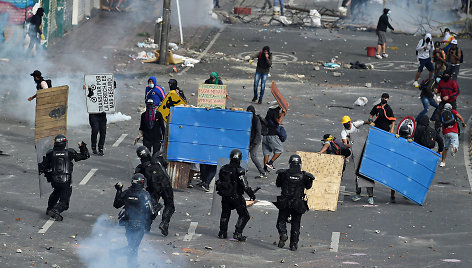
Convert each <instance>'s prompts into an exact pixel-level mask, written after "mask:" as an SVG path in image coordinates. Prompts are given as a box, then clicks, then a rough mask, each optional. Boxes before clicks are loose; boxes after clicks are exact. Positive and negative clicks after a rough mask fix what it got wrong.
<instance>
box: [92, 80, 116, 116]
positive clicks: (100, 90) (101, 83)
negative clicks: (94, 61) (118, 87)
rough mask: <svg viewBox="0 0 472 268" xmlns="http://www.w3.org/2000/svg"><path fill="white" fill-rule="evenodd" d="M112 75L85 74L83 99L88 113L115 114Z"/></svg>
mask: <svg viewBox="0 0 472 268" xmlns="http://www.w3.org/2000/svg"><path fill="white" fill-rule="evenodd" d="M113 81H114V80H113V74H86V75H85V87H86V90H85V97H86V99H87V112H88V113H92V114H94V113H103V112H105V113H114V112H115V86H114V83H113Z"/></svg>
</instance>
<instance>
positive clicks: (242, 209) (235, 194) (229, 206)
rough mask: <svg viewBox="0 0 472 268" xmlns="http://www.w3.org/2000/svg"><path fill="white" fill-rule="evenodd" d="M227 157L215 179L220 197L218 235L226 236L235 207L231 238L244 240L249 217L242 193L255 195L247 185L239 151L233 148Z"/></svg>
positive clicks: (254, 196) (250, 195) (254, 197)
mask: <svg viewBox="0 0 472 268" xmlns="http://www.w3.org/2000/svg"><path fill="white" fill-rule="evenodd" d="M229 157H230V163H229V164H227V165H224V166H223V167H221V169H220V173H219V174H218V180H217V181H216V191H217V192H218V194H219V195H221V197H222V199H221V206H222V210H221V218H220V232H219V233H218V237H219V238H222V239H223V238H227V237H228V234H227V231H228V222H229V218H230V216H231V210H233V209H236V212H237V213H238V216H239V218H238V221H237V222H236V226H235V231H234V233H233V238H234V239H237V240H238V241H245V240H246V236H243V230H244V227H245V226H246V223H247V222H248V221H249V219H250V217H249V212H248V211H247V207H246V200H245V199H244V196H243V194H244V192H246V194H247V195H248V196H249V197H250V198H251V199H252V200H255V199H256V195H255V193H254V191H253V190H252V188H251V187H249V185H248V183H247V179H246V172H245V170H244V169H243V168H242V167H241V165H240V164H241V160H242V158H243V154H242V153H241V151H240V150H238V149H234V150H232V151H231V154H230V156H229Z"/></svg>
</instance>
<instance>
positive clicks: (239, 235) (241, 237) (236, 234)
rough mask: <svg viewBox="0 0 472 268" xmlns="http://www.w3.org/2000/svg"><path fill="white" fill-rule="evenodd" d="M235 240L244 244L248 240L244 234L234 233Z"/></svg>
mask: <svg viewBox="0 0 472 268" xmlns="http://www.w3.org/2000/svg"><path fill="white" fill-rule="evenodd" d="M233 238H234V239H236V240H238V241H240V242H244V241H246V238H247V237H246V236H244V235H243V234H242V233H236V232H234V233H233Z"/></svg>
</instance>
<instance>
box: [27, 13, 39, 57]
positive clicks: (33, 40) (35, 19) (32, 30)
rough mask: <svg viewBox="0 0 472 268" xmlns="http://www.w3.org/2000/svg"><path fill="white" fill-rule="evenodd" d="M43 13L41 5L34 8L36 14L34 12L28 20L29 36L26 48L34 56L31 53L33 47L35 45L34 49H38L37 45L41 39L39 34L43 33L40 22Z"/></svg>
mask: <svg viewBox="0 0 472 268" xmlns="http://www.w3.org/2000/svg"><path fill="white" fill-rule="evenodd" d="M43 15H44V9H43V8H42V7H40V8H38V10H36V14H34V15H33V16H32V17H31V18H30V20H29V23H30V25H29V30H28V35H29V37H30V43H29V46H28V49H29V50H30V52H31V56H35V55H34V53H33V49H34V47H35V46H36V50H39V45H40V41H41V35H42V34H43V31H42V25H41V24H42V23H43ZM27 52H28V50H26V51H25V54H26V53H27Z"/></svg>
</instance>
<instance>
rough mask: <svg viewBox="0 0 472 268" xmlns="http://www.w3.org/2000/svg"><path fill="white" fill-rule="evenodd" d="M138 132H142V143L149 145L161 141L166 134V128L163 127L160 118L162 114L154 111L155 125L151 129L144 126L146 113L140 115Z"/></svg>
mask: <svg viewBox="0 0 472 268" xmlns="http://www.w3.org/2000/svg"><path fill="white" fill-rule="evenodd" d="M139 130H141V131H142V132H143V141H147V142H150V143H156V142H159V141H161V140H162V139H163V137H164V135H165V133H166V127H165V125H164V118H162V114H161V113H160V112H158V111H156V123H155V124H154V126H153V127H152V128H149V127H148V124H146V112H144V113H142V114H141V124H140V126H139Z"/></svg>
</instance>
